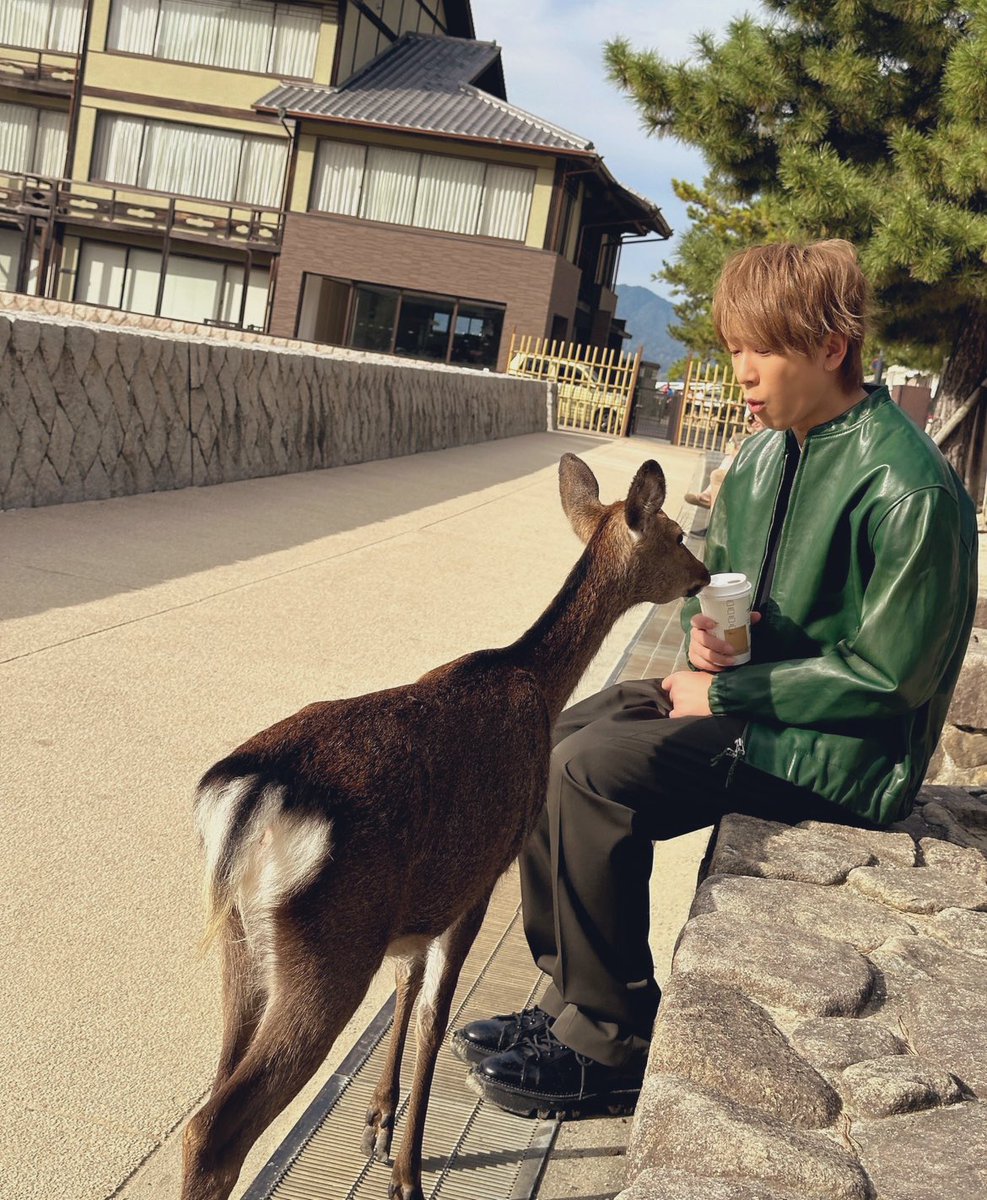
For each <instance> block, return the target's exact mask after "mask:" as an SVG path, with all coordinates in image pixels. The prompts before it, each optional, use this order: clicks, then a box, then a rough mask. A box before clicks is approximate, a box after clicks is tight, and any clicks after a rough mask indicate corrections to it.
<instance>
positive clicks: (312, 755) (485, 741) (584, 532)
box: [182, 455, 709, 1200]
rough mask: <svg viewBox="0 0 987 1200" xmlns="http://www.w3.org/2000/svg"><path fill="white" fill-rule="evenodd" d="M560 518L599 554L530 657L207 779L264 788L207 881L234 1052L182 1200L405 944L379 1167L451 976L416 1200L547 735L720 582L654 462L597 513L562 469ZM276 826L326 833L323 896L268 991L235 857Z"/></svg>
mask: <svg viewBox="0 0 987 1200" xmlns="http://www.w3.org/2000/svg"><path fill="white" fill-rule="evenodd" d="M560 489H561V494H562V504H563V507H564V508H565V511H566V513H567V515H568V516H569V518H570V521H571V523H572V525H573V528H574V529H575V530H576V531H577V533H578V534H579V535H580V537H582V539H583V540H584V541H586V542H588V543H589V544H588V547H587V549H586V551H585V552H584V554H583V556H582V557H581V558H580V560H579V562H578V563H577V564H576V566H575V567H574V568H573V571H572V572H571V574H570V576H569V578H568V579H567V580H566V583H565V585H564V586H563V588H562V591H561V592H560V593H559V595H558V596H557V597H556V599H555V600H554V601H553V602H552V604H551V605H550V606H549V608H548V609H547V610H546V612H545V613H544V615H543V616H542V617H541V618H540V619H539V620H538V621H537V622H536V623H535V625H534V626H533V627H532V628H531V629H530V630H529V631H528V632H527V633H526V634H525V635H524V636H523V637H521V638H520V639H519V640H518V641H517V642H515V643H514V644H513V645H511V646H507V647H505V648H504V649H501V650H482V651H479V652H477V653H474V654H469V655H467V656H466V657H465V658H461V659H458V660H457V661H455V662H452V663H449V664H447V665H446V666H442V667H439V668H437V669H436V670H434V671H430V672H428V674H426V675H423V676H422V677H421V679H419V680H418V681H417V682H416V683H413V684H411V685H408V686H405V687H398V688H391V689H388V690H387V691H382V692H376V693H373V694H371V695H368V696H359V697H356V698H353V699H348V700H336V701H331V702H326V703H320V704H312V705H309V706H308V707H307V708H304V709H302V710H301V712H299V713H296V714H295V715H294V716H292V717H289V718H287V719H286V720H284V721H281V722H279V723H278V724H276V725H273V726H271V728H270V729H267V730H265V731H264V732H262V733H259V734H257V735H256V737H254V738H251V739H250V741H248V742H246V743H245V744H244V745H243V746H241V747H240V748H239V749H238V750H236V751H234V752H233V754H231V755H230V756H229V757H228V758H226V759H224V760H222V761H221V762H219V763H217V764H216V766H214V767H213V768H212V769H211V770H210V771H209V772H208V773H207V774H206V775H205V776H204V778H203V781H202V784H201V785H200V793H199V796H200V802H201V803H203V804H205V803H207V802H208V797H209V795H210V794H211V792H210V789H213V788H215V787H217V786H220V785H223V784H225V783H228V782H229V781H231V780H236V779H238V778H248V777H249V778H252V780H253V782H252V783H251V786H250V788H249V789H245V793H244V798H243V802H242V804H241V805H240V809H239V811H238V813H237V815H236V817H235V819H234V820H232V821H231V822H230V825H229V828H228V830H227V832H226V841H225V843H224V846H223V853H222V854H221V855H220V856H219V858H218V861H217V865H216V871H215V873H214V878H213V880H212V881H211V885H212V886H211V890H212V896H213V903H214V910H213V914H212V917H213V920H214V922H215V923H217V924H218V925H219V928H220V935H219V936H220V939H221V943H222V947H223V963H224V966H223V996H224V1003H223V1010H224V1040H223V1049H222V1052H221V1056H220V1064H219V1069H218V1071H217V1075H216V1081H215V1085H214V1088H213V1092H212V1095H211V1097H210V1099H209V1101H208V1102H207V1103H206V1105H205V1106H204V1107H203V1108H202V1110H201V1111H200V1112H199V1113H197V1114H196V1116H195V1117H193V1119H192V1120H191V1121H190V1123H189V1125H188V1127H187V1129H186V1132H185V1176H184V1186H183V1192H182V1195H183V1198H184V1200H225V1197H227V1196H228V1195H229V1193H230V1191H231V1190H232V1187H233V1185H234V1183H235V1181H236V1177H237V1175H238V1173H239V1171H240V1167H241V1165H242V1163H243V1160H244V1157H245V1156H246V1153H247V1151H248V1149H249V1148H250V1146H251V1144H252V1143H253V1142H254V1140H255V1139H256V1138H257V1136H258V1135H259V1134H260V1132H261V1131H262V1130H263V1129H264V1127H265V1126H266V1125H267V1124H268V1123H269V1122H270V1121H271V1120H272V1119H273V1118H274V1117H275V1116H276V1115H277V1113H278V1112H280V1111H281V1109H282V1108H283V1107H284V1106H285V1105H286V1104H287V1103H288V1101H289V1100H291V1098H292V1097H293V1096H294V1095H295V1094H296V1093H297V1092H298V1090H299V1089H300V1088H301V1087H302V1085H303V1084H304V1083H305V1082H306V1081H307V1080H308V1079H309V1078H310V1077H311V1075H312V1074H313V1073H314V1071H315V1070H316V1069H317V1067H318V1066H319V1064H320V1063H321V1062H322V1060H323V1059H324V1057H325V1055H326V1054H327V1052H328V1050H329V1049H330V1047H331V1045H332V1043H333V1041H334V1040H335V1038H336V1037H337V1036H338V1034H339V1032H340V1030H341V1029H342V1028H343V1027H344V1025H345V1024H346V1022H347V1021H348V1020H349V1019H350V1017H351V1016H352V1014H353V1012H354V1010H355V1009H356V1006H357V1005H358V1003H359V1002H360V1000H361V999H362V998H363V995H364V993H365V991H366V989H367V986H368V985H369V983H370V980H371V979H372V977H373V975H374V973H375V972H376V971H377V969H378V967H379V966H380V963H381V961H382V959H383V957H384V955H385V952H386V951H387V949H388V947H389V946H394V945H395V943H400V946H399V949H400V953H401V954H402V957H401V958H400V959H399V965H398V972H397V987H398V1005H397V1013H396V1016H395V1022H394V1032H393V1035H392V1044H391V1049H390V1053H389V1057H388V1063H387V1065H386V1067H385V1071H384V1075H383V1077H382V1079H381V1081H380V1084H379V1085H378V1087H377V1090H376V1092H375V1094H374V1099H373V1104H372V1107H371V1110H370V1112H369V1113H368V1115H367V1128H366V1130H365V1132H364V1147H365V1149H366V1151H367V1153H368V1154H370V1153H373V1154H375V1155H376V1156H377V1157H379V1158H386V1157H387V1155H388V1153H389V1150H390V1142H391V1135H392V1131H393V1121H394V1115H395V1112H396V1109H397V1102H398V1071H399V1066H400V1060H401V1051H402V1048H403V1044H404V1037H405V1032H406V1030H407V1026H408V1021H409V1019H410V1014H411V1009H412V1007H413V1005H414V1003H415V999H416V997H417V996H418V993H419V991H420V988H421V984H422V978H423V974H424V963H425V957H426V953H427V950H428V946H429V943H431V942H433V941H434V940H435V939H437V938H439V937H440V936H443V935H444V939H445V946H446V958H445V965H444V968H443V970H442V972H441V976H440V981H439V984H438V986H437V988H436V990H435V994H434V996H433V1004H432V1006H431V1007H425V1008H424V1009H423V1010H422V1009H421V1006H420V1011H419V1017H418V1021H419V1049H418V1061H417V1064H416V1068H415V1077H414V1082H413V1086H412V1095H411V1102H410V1105H409V1110H408V1116H407V1125H406V1130H405V1135H404V1139H403V1142H402V1146H401V1150H400V1153H399V1154H398V1156H397V1159H396V1161H395V1164H394V1169H393V1174H392V1182H391V1186H390V1191H389V1195H390V1196H391V1197H395V1198H398V1200H422V1191H421V1145H422V1133H423V1128H424V1120H425V1109H426V1105H427V1103H428V1091H429V1087H430V1084H431V1078H432V1073H433V1070H434V1066H435V1058H436V1054H437V1053H438V1049H439V1045H440V1042H441V1039H442V1037H443V1036H444V1032H445V1028H446V1023H447V1021H448V1018H449V1006H450V1002H451V1000H452V994H453V990H454V988H455V985H456V980H457V978H458V975H459V971H460V968H461V966H462V962H463V959H464V958H465V956H466V953H467V951H468V950H469V947H470V945H471V944H472V941H473V939H474V937H475V935H476V931H477V929H478V928H479V925H480V923H481V921H482V919H483V914H484V912H485V910H486V907H487V902H488V900H489V898H490V894H491V891H492V890H493V887H494V884H495V883H496V881H497V879H498V878H499V876H500V875H501V874H502V873H503V872H504V871H505V870H506V869H507V867H508V866H509V865H510V863H511V862H512V861H513V859H514V858H515V857H516V856H517V854H518V852H519V851H520V849H521V846H522V844H523V842H524V839H525V837H526V836H527V834H528V832H529V831H530V829H531V827H532V825H533V824H534V822H535V820H536V818H537V816H538V814H539V812H540V810H541V806H542V804H543V803H544V796H545V787H546V782H547V778H548V765H549V756H550V753H551V740H550V730H551V726H552V723H553V721H554V720H555V719H556V717H557V716H558V714H559V713H560V712H561V710H562V706H563V705H564V703H565V701H566V699H567V698H568V696H569V695H570V693H571V692H572V689H573V688H574V687H575V685H576V683H577V682H578V680H579V677H580V676H581V675H582V673H583V671H584V670H585V668H586V666H587V665H588V664H589V662H590V660H591V659H592V658H593V656H594V655H595V654H596V652H597V650H598V649H599V648H600V645H601V643H602V642H603V639H604V637H605V636H606V634H607V633H608V631H609V630H610V628H611V626H612V625H613V623H614V621H615V620H616V619H617V618H618V617H619V616H620V615H621V614H622V613H623V612H624V611H626V610H627V609H628V608H630V607H631V606H632V605H634V604H638V603H642V602H664V601H668V600H672V599H674V598H676V597H678V596H682V595H685V594H692V593H694V592H695V591H696V590H698V588H700V587H701V586H703V585H704V584H705V583H706V582H707V581H708V579H709V576H708V574H707V572H706V569H705V567H704V566H703V565H702V563H700V562H699V561H698V560H697V559H696V558H694V557H693V556H692V554H690V553H689V551H688V550H687V549H686V548H685V546H684V545H683V544H682V531H681V530H680V529H679V527H678V526H677V525H676V524H675V523H674V522H673V521H671V520H669V518H668V517H666V516H665V515H664V513H662V511H661V505H662V503H663V502H664V497H665V481H664V477H663V476H662V473H661V469H660V468H659V467H658V465H657V463H653V462H651V463H645V464H644V465H643V466H642V467H641V469H640V470H639V471H638V473H637V475H636V476H635V479H634V482H633V484H632V486H631V489H630V492H629V493H628V498H627V501H626V502H619V503H616V504H612V505H609V506H607V507H604V506H603V505H601V504H600V501H599V492H598V488H597V484H596V480H595V478H594V477H593V474H592V472H591V471H590V470H589V468H588V467H587V466H586V465H585V464H584V463H582V462H581V461H580V460H579V459H578V458H575V457H574V456H573V455H566V456H565V457H564V458H563V459H562V462H561V464H560ZM268 786H270V787H276V788H278V789H280V791H279V792H278V795H279V796H280V797H281V811H282V812H284V813H286V814H288V813H293V814H304V815H306V816H309V817H310V818H312V819H313V820H315V821H317V822H325V823H327V825H328V826H329V827H330V828H331V850H330V853H329V855H328V857H326V859H325V861H324V862H322V863H321V864H320V865H319V866H318V869H317V870H316V872H315V874H314V876H313V877H312V878H311V879H310V880H309V881H308V882H307V883H305V885H304V886H302V887H301V888H300V890H297V891H296V892H295V893H294V894H291V895H288V896H287V897H285V898H284V899H283V900H282V901H281V902H280V903H279V904H278V905H277V907H276V908H275V910H274V911H273V914H272V925H273V930H274V943H275V945H274V950H275V953H274V963H275V966H274V974H273V978H274V986H273V987H272V988H271V989H270V992H269V993H268V991H267V990H266V984H265V981H264V980H263V979H261V978H260V977H259V974H258V969H257V964H256V962H254V961H253V959H252V951H251V949H250V947H249V944H248V942H249V939H247V938H245V936H244V924H243V923H242V921H241V914H240V911H239V908H238V905H237V903H236V902H235V896H234V888H233V882H232V881H233V879H234V876H235V866H236V863H237V862H238V855H243V854H244V853H246V847H247V843H248V841H249V840H250V839H251V838H253V839H254V840H253V842H252V844H251V853H255V854H256V853H258V852H259V851H258V849H257V848H258V847H260V848H261V850H262V849H263V847H264V845H265V844H266V843H265V842H264V841H263V839H262V838H261V839H260V840H258V831H257V828H256V822H255V824H254V826H251V824H250V817H251V815H252V813H253V811H254V809H255V807H256V805H257V803H259V797H261V796H262V795H263V794H264V793H263V789H264V788H265V787H268Z"/></svg>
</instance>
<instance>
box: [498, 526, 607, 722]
mask: <svg viewBox="0 0 987 1200" xmlns="http://www.w3.org/2000/svg"><path fill="white" fill-rule="evenodd" d="M607 550H608V547H607V545H606V544H605V542H604V543H602V544H601V539H600V537H599V536H597V537H594V538H593V541H592V543H591V544H590V546H588V547H587V548H586V550H585V551H584V552H583V555H582V557H581V558H580V559H579V561H578V562H577V563H576V565H575V566H574V567H573V569H572V571H571V572H570V573H569V577H568V579H566V581H565V583H564V584H563V585H562V590H561V591H560V592H559V594H558V595H557V596H556V597H555V599H554V600H553V601H552V603H551V604H550V605H549V606H548V608H547V609H546V610H545V611H544V613H542V615H541V616H540V617H539V618H538V620H537V621H536V622H535V623H534V625H532V627H531V628H530V629H529V630H528V632H527V633H526V634H524V636H523V637H521V638H519V639H518V641H517V642H515V644H514V646H513V647H511V649H512V651H513V652H514V659H515V662H516V663H517V665H518V666H521V667H523V668H524V669H525V670H527V671H530V672H531V674H532V675H534V676H535V678H536V679H537V681H538V683H539V686H540V687H541V689H542V692H543V693H544V695H545V699H546V701H547V704H548V709H549V714H550V718H551V720H552V722H553V723H554V721H555V719H556V718H557V717H558V715H559V713H560V712H561V711H562V709H563V707H564V705H565V702H566V701H567V700H568V699H569V697H570V696H571V695H572V693H573V691H574V690H575V687H576V684H577V683H578V682H579V680H580V678H581V677H582V675H583V672H584V671H585V670H586V668H587V667H588V666H589V664H590V662H591V661H592V660H593V657H594V656H595V654H596V652H597V651H598V650H599V649H600V647H601V646H602V645H603V640H604V638H605V637H606V636H607V634H608V633H609V632H610V630H611V628H612V627H613V624H614V622H615V621H616V620H617V618H618V617H620V616H621V615H622V614H623V613H624V612H626V611H627V609H628V608H630V607H631V602H630V601H629V600H628V599H627V596H626V594H625V591H624V589H623V588H622V587H621V586H620V584H619V583H616V584H615V582H614V571H613V567H612V565H610V566H608V563H607V559H608V558H609V557H610V556H609V555H608V553H607Z"/></svg>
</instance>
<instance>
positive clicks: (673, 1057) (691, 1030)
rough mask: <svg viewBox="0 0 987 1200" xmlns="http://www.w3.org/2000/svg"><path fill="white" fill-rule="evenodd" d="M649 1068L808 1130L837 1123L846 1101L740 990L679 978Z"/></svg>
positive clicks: (664, 1004) (666, 999)
mask: <svg viewBox="0 0 987 1200" xmlns="http://www.w3.org/2000/svg"><path fill="white" fill-rule="evenodd" d="M649 1070H657V1071H659V1072H661V1073H662V1074H668V1075H677V1076H679V1077H680V1078H682V1079H688V1080H690V1082H692V1083H695V1084H698V1085H699V1086H701V1087H705V1088H708V1089H710V1090H711V1091H713V1092H716V1093H718V1094H719V1095H721V1096H724V1097H726V1098H727V1099H730V1100H736V1101H738V1102H739V1103H741V1104H746V1105H748V1106H750V1107H751V1108H756V1109H758V1110H759V1111H761V1112H764V1113H767V1114H769V1115H770V1116H774V1117H778V1118H779V1119H782V1120H787V1121H789V1122H790V1123H791V1124H793V1125H796V1126H798V1127H799V1128H802V1129H818V1128H821V1127H823V1126H826V1125H830V1124H832V1122H833V1121H834V1120H835V1119H836V1117H837V1115H838V1114H839V1111H840V1098H839V1096H838V1095H837V1094H836V1092H835V1091H834V1090H833V1089H832V1088H831V1087H830V1085H829V1084H828V1083H827V1082H826V1080H825V1079H823V1077H822V1076H821V1075H820V1074H819V1073H818V1071H815V1070H814V1069H813V1068H812V1067H811V1066H810V1065H809V1064H808V1063H807V1062H806V1061H805V1059H803V1058H802V1057H801V1056H800V1055H799V1054H798V1053H797V1052H796V1051H795V1050H793V1049H792V1047H791V1046H790V1045H789V1042H788V1039H787V1038H786V1037H785V1036H784V1034H783V1033H782V1032H781V1030H780V1029H779V1028H778V1026H777V1025H776V1024H775V1023H774V1021H773V1019H772V1018H771V1016H770V1015H769V1014H768V1013H767V1012H765V1011H764V1009H763V1008H761V1007H760V1006H759V1005H757V1004H754V1003H753V1001H751V1000H749V999H748V998H747V997H746V996H744V995H743V994H742V993H741V992H738V991H737V990H736V989H735V988H731V987H725V986H724V985H723V984H722V983H719V982H715V981H713V980H711V979H709V978H706V977H704V976H702V975H681V974H678V975H675V976H674V977H673V979H672V982H671V984H670V986H669V987H667V988H666V989H665V992H664V994H663V996H662V1001H661V1008H660V1010H659V1014H658V1020H657V1022H656V1024H655V1028H654V1033H653V1034H652V1039H651V1057H650V1061H649Z"/></svg>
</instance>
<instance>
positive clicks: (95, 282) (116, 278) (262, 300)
mask: <svg viewBox="0 0 987 1200" xmlns="http://www.w3.org/2000/svg"><path fill="white" fill-rule="evenodd" d="M161 261H162V260H161V252H160V251H158V250H138V249H136V248H134V247H131V246H113V245H110V244H108V243H106V242H93V241H84V242H83V243H82V248H81V251H80V254H79V269H78V272H77V274H76V281H75V294H74V297H73V299H74V300H75V301H76V302H77V303H80V304H100V305H103V306H105V307H108V308H122V309H124V310H126V311H127V312H135V313H146V314H147V315H149V316H161V317H170V318H172V320H175V321H199V322H205V321H210V322H212V321H221V322H224V323H225V322H229V323H231V324H234V325H236V324H238V323H239V320H240V308H241V303H242V300H243V274H244V272H243V267H242V266H241V265H239V264H237V263H224V262H218V261H217V260H215V259H207V258H191V257H188V256H186V255H182V254H170V255H169V256H168V270H167V272H166V274H165V286H164V291H163V293H162V297H161V307H160V309H158V287H159V283H160V279H161ZM267 281H268V276H267V271H264V270H256V269H255V270H252V271H251V272H250V281H249V283H248V285H247V304H246V309H245V312H244V319H243V320H244V325H245V326H249V327H252V328H255V329H263V328H264V320H265V316H266V313H267Z"/></svg>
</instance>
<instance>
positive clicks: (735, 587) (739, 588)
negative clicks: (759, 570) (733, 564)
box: [703, 571, 751, 597]
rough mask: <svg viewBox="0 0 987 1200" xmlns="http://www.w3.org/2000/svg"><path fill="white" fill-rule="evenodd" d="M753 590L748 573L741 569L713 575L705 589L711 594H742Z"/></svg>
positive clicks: (722, 595) (724, 595) (723, 595)
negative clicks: (740, 570) (745, 573)
mask: <svg viewBox="0 0 987 1200" xmlns="http://www.w3.org/2000/svg"><path fill="white" fill-rule="evenodd" d="M750 590H751V582H750V580H749V579H748V578H747V576H746V575H744V574H741V572H739V571H722V572H720V573H719V574H718V575H711V576H710V580H709V583H708V584H707V585H706V586H705V587H704V588H703V591H704V592H706V593H707V594H709V595H710V596H721V597H726V596H742V595H743V594H744V592H748V591H750Z"/></svg>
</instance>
